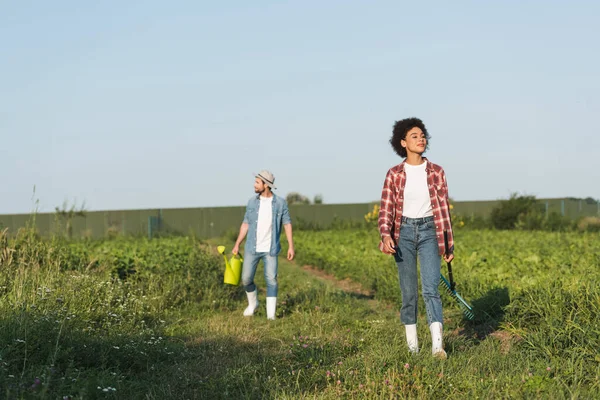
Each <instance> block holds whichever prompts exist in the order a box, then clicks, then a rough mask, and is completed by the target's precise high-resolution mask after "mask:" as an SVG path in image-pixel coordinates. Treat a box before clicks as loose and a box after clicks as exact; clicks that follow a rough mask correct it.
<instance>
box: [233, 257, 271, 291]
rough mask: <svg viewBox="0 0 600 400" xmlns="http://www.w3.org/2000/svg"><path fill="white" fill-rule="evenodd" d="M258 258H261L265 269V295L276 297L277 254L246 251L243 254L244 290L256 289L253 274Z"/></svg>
mask: <svg viewBox="0 0 600 400" xmlns="http://www.w3.org/2000/svg"><path fill="white" fill-rule="evenodd" d="M260 260H263V264H264V269H265V281H266V282H267V297H277V290H278V284H277V265H278V258H277V256H270V255H269V253H268V252H265V253H256V254H250V253H249V252H247V253H246V254H244V266H243V268H242V285H243V286H244V290H245V291H246V292H253V291H254V290H256V285H255V284H254V275H255V274H256V267H257V266H258V263H259V261H260Z"/></svg>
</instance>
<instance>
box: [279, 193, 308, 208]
mask: <svg viewBox="0 0 600 400" xmlns="http://www.w3.org/2000/svg"><path fill="white" fill-rule="evenodd" d="M285 200H286V201H287V203H288V205H293V204H310V200H309V198H308V197H306V196H304V195H302V194H300V193H298V192H291V193H289V194H288V195H287V196H286V198H285Z"/></svg>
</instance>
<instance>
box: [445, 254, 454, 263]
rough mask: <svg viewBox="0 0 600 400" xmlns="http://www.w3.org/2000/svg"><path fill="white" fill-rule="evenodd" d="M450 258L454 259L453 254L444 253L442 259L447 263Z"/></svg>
mask: <svg viewBox="0 0 600 400" xmlns="http://www.w3.org/2000/svg"><path fill="white" fill-rule="evenodd" d="M452 260H454V254H444V261H446V262H447V263H449V262H451V261H452Z"/></svg>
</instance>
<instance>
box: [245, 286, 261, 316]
mask: <svg viewBox="0 0 600 400" xmlns="http://www.w3.org/2000/svg"><path fill="white" fill-rule="evenodd" d="M246 296H248V307H246V309H245V310H244V317H251V316H253V315H254V313H255V312H256V310H257V309H258V290H256V289H254V291H253V292H246Z"/></svg>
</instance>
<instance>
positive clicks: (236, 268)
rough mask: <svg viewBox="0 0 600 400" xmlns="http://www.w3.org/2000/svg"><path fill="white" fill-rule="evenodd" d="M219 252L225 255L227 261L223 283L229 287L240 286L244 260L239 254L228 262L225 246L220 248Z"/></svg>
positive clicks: (218, 248)
mask: <svg viewBox="0 0 600 400" xmlns="http://www.w3.org/2000/svg"><path fill="white" fill-rule="evenodd" d="M217 251H218V252H219V254H222V255H223V259H224V260H225V274H224V275H223V282H224V283H227V284H229V285H234V286H237V285H239V284H240V278H241V276H242V263H243V261H244V260H243V259H242V257H240V256H239V255H237V254H234V255H233V256H232V257H231V260H227V256H226V255H225V246H218V247H217Z"/></svg>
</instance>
